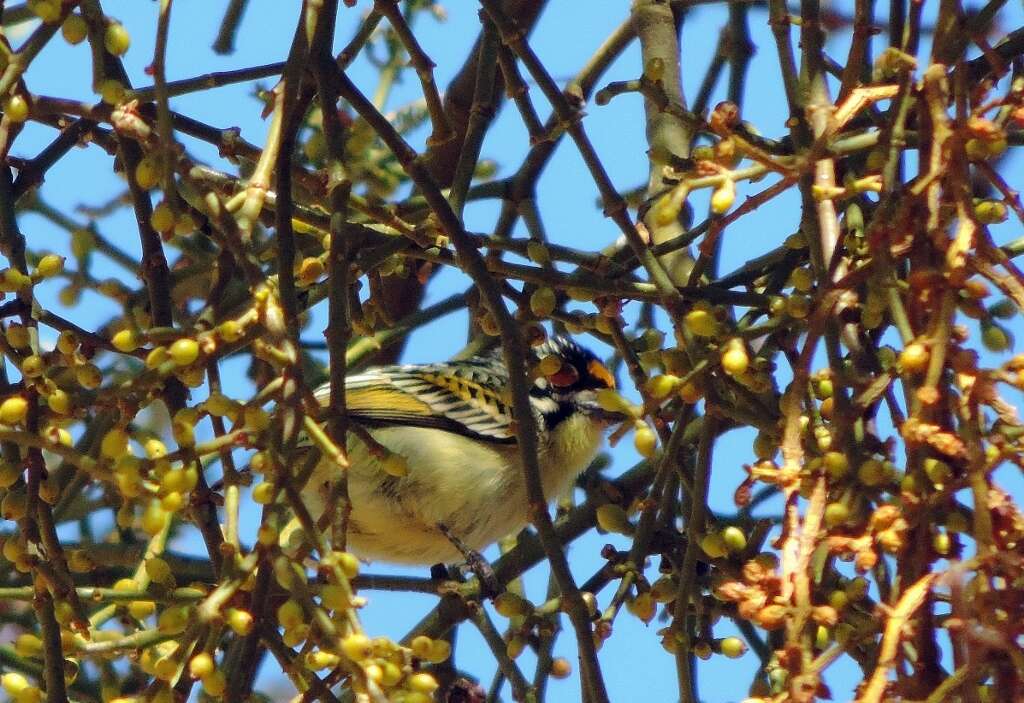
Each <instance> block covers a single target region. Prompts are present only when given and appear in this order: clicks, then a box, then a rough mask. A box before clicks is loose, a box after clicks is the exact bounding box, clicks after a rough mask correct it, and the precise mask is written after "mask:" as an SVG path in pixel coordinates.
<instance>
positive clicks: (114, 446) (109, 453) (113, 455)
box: [100, 427, 128, 459]
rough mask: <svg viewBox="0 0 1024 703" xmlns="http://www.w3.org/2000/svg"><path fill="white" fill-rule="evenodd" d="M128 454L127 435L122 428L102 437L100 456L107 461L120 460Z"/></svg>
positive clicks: (110, 431) (114, 429)
mask: <svg viewBox="0 0 1024 703" xmlns="http://www.w3.org/2000/svg"><path fill="white" fill-rule="evenodd" d="M127 453H128V433H127V432H125V430H124V428H121V427H115V428H113V429H112V430H109V431H108V432H107V433H106V434H105V435H103V440H102V441H101V442H100V455H101V456H103V457H105V458H107V459H120V458H121V457H122V456H124V455H125V454H127Z"/></svg>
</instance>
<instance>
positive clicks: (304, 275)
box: [298, 256, 324, 286]
mask: <svg viewBox="0 0 1024 703" xmlns="http://www.w3.org/2000/svg"><path fill="white" fill-rule="evenodd" d="M323 275H324V262H322V261H321V260H320V259H319V258H318V257H315V256H307V257H306V258H305V259H303V260H302V263H300V264H299V275H298V283H299V285H300V286H311V285H313V284H314V283H316V282H317V280H319V278H320V277H321V276H323Z"/></svg>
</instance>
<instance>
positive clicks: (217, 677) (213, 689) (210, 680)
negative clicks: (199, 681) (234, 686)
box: [203, 669, 228, 698]
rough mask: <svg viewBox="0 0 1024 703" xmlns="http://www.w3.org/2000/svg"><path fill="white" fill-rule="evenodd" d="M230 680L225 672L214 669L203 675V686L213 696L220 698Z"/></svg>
mask: <svg viewBox="0 0 1024 703" xmlns="http://www.w3.org/2000/svg"><path fill="white" fill-rule="evenodd" d="M227 685H228V681H227V678H226V677H225V676H224V672H223V671H220V670H219V669H218V670H217V671H214V672H213V673H211V674H210V675H209V676H204V677H203V688H204V689H206V692H207V693H208V694H210V696H211V697H213V698H220V697H221V696H223V695H224V689H225V688H227Z"/></svg>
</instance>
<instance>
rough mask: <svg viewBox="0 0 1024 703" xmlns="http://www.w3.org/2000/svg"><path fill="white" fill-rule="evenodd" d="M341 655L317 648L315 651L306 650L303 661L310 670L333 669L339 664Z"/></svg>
mask: <svg viewBox="0 0 1024 703" xmlns="http://www.w3.org/2000/svg"><path fill="white" fill-rule="evenodd" d="M339 661H340V657H338V655H337V654H333V653H331V652H325V651H323V650H317V651H315V652H306V656H305V657H304V658H303V663H304V664H305V665H306V668H307V669H309V670H310V671H320V670H321V669H333V668H334V667H336V666H337V665H338V662H339Z"/></svg>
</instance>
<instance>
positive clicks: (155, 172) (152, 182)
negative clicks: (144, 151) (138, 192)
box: [135, 156, 162, 204]
mask: <svg viewBox="0 0 1024 703" xmlns="http://www.w3.org/2000/svg"><path fill="white" fill-rule="evenodd" d="M135 182H136V183H138V184H139V187H140V188H142V189H144V190H149V189H150V188H154V187H155V186H156V185H157V184H158V183H160V164H159V163H157V160H156V159H154V158H153V157H152V156H144V157H142V158H141V159H139V163H138V164H136V166H135ZM161 204H162V203H161Z"/></svg>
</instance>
